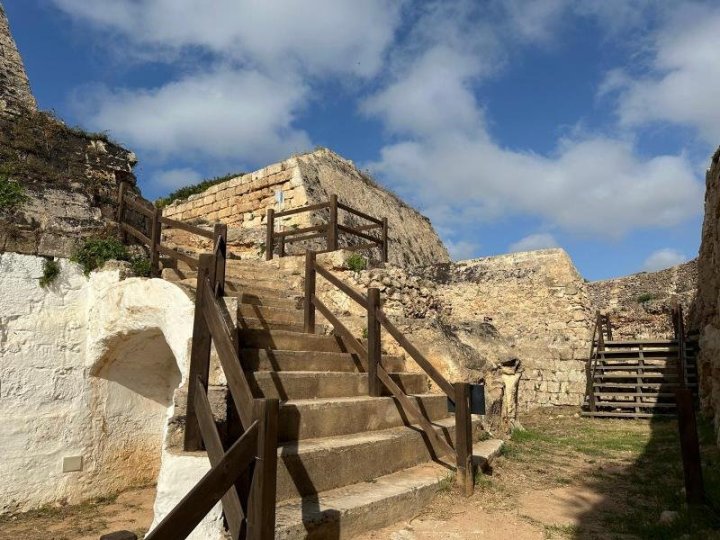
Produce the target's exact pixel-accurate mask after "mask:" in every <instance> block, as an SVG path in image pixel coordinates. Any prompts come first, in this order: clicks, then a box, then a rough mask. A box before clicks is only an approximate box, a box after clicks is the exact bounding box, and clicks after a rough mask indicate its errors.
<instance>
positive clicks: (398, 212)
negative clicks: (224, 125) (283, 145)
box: [163, 149, 449, 266]
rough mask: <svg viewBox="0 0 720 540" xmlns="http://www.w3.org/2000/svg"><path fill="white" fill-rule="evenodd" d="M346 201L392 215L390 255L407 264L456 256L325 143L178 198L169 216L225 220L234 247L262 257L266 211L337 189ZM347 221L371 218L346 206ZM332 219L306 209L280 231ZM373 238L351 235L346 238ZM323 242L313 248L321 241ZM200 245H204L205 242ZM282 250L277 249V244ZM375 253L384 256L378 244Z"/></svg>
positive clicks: (316, 199) (180, 238)
mask: <svg viewBox="0 0 720 540" xmlns="http://www.w3.org/2000/svg"><path fill="white" fill-rule="evenodd" d="M333 193H334V194H337V195H338V199H339V201H340V202H342V203H345V204H348V205H349V206H351V207H353V208H355V209H357V210H360V211H361V212H364V213H366V214H369V215H372V216H375V217H378V218H381V217H387V218H388V221H389V237H390V248H389V258H390V261H391V262H393V263H396V264H399V265H402V266H408V265H427V264H434V263H438V262H446V261H448V260H449V256H448V253H447V250H446V249H445V246H444V245H443V243H442V241H441V240H440V239H439V238H438V236H437V234H436V233H435V231H434V229H433V228H432V225H431V224H430V222H429V220H428V219H427V218H425V217H424V216H422V215H421V214H419V213H418V212H417V211H416V210H414V209H413V208H411V207H410V206H408V205H407V204H405V203H404V202H402V201H401V200H400V199H398V198H397V197H396V196H394V195H393V194H391V193H390V192H388V191H386V190H384V189H382V188H381V187H379V186H378V185H376V184H375V183H374V182H373V181H372V180H370V179H369V178H368V177H366V176H365V175H363V174H362V173H361V172H360V171H358V169H357V168H356V167H355V166H354V165H353V164H352V162H350V161H347V160H345V159H343V158H341V157H340V156H338V155H337V154H334V153H333V152H331V151H329V150H326V149H320V150H317V151H315V152H311V153H309V154H303V155H299V156H294V157H292V158H290V159H287V160H285V161H283V162H281V163H276V164H274V165H270V166H268V167H265V168H263V169H260V170H258V171H255V172H253V173H249V174H246V175H243V176H239V177H237V178H233V179H231V180H229V181H227V182H224V183H222V184H218V185H215V186H212V187H210V188H209V189H207V190H206V191H204V192H203V193H200V194H197V195H193V196H191V197H189V198H188V199H187V200H184V201H176V202H174V203H173V204H171V205H169V206H167V207H166V208H165V209H164V210H163V215H164V216H166V217H170V218H173V219H177V220H181V221H196V222H198V221H199V222H207V223H212V222H216V221H220V222H223V223H226V224H227V225H229V226H230V227H231V228H234V229H236V230H235V231H233V232H231V234H230V240H231V248H232V247H233V246H234V247H235V250H236V251H238V250H240V251H242V250H243V249H244V252H243V253H242V254H243V255H246V256H253V255H255V256H258V257H259V256H261V255H262V250H261V249H260V248H259V245H260V244H261V243H263V244H264V241H265V224H266V213H267V210H268V209H271V208H272V209H274V210H276V211H277V212H280V211H283V210H291V209H294V208H298V207H301V206H306V205H312V204H316V203H321V202H326V201H328V200H329V198H330V195H331V194H333ZM338 219H339V221H340V223H342V224H344V225H349V226H355V225H360V224H367V222H366V221H364V220H362V219H360V218H357V217H356V216H354V215H352V214H349V213H348V212H345V211H342V210H341V211H340V212H339V214H338ZM326 222H327V211H318V212H314V213H312V214H309V213H301V214H297V215H293V216H288V217H284V218H278V220H277V222H276V230H277V231H281V230H288V229H290V228H294V227H305V226H310V225H317V224H320V223H326ZM169 240H170V241H173V240H174V241H175V243H177V244H180V245H183V244H188V243H190V244H191V246H190V247H194V246H192V243H193V240H192V239H189V238H185V237H184V235H183V234H182V233H179V232H178V233H176V234H175V235H173V234H169ZM357 243H365V241H364V240H360V241H359V242H358V241H357V240H355V239H353V238H352V237H348V236H346V235H342V234H341V236H340V245H341V246H347V245H350V244H357ZM306 246H307V244H304V245H300V244H298V245H296V246H295V247H289V248H288V252H293V251H294V252H297V253H301V252H303V251H304V248H305V247H306ZM317 246H318V244H317V243H316V244H314V245H313V247H314V248H317ZM198 247H199V246H198ZM276 249H277V248H276ZM374 251H375V252H374V254H373V256H374V257H375V258H376V259H377V258H378V255H379V251H378V250H374Z"/></svg>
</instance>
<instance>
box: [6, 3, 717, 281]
mask: <svg viewBox="0 0 720 540" xmlns="http://www.w3.org/2000/svg"><path fill="white" fill-rule="evenodd" d="M4 5H5V8H6V11H7V14H8V17H9V19H10V23H11V27H12V30H13V33H14V35H15V39H16V41H17V42H18V46H19V48H20V51H21V53H22V54H23V57H24V60H25V64H26V68H27V71H28V75H29V77H30V80H31V84H32V88H33V91H34V93H35V95H36V97H37V99H38V102H39V104H40V106H41V107H42V108H44V109H54V110H55V111H56V112H57V113H58V114H59V115H60V116H61V117H62V118H64V119H65V120H66V121H67V122H68V123H70V124H77V125H81V126H83V127H86V128H88V129H92V130H101V131H108V132H109V133H110V134H111V135H112V136H113V137H114V138H115V139H116V140H118V141H120V142H121V143H123V144H124V145H125V146H127V147H128V148H130V149H132V150H134V151H135V152H136V153H137V154H138V157H139V158H140V165H139V167H138V169H137V173H138V178H139V181H140V185H141V188H142V190H143V193H144V194H145V196H147V197H149V198H155V197H157V196H160V195H163V194H165V193H167V192H168V191H171V190H172V189H175V188H177V187H179V186H181V185H184V184H188V183H194V182H196V181H198V180H200V179H202V178H206V177H212V176H216V175H222V174H225V173H227V172H231V171H248V170H253V169H256V168H259V167H261V166H263V165H265V164H268V163H271V162H273V161H277V160H280V159H283V158H285V157H287V156H288V155H289V154H291V153H292V152H300V151H305V150H311V149H312V148H314V147H315V146H318V145H319V146H327V147H329V148H331V149H333V150H335V151H337V152H339V153H340V154H342V155H343V156H345V157H347V158H349V159H352V160H353V161H355V162H356V163H357V164H358V165H359V166H360V167H361V168H364V169H369V170H370V171H371V172H372V173H373V175H374V176H375V177H376V178H377V179H378V180H379V181H380V182H382V183H383V184H384V185H386V186H387V187H389V188H390V189H392V190H393V191H395V192H397V193H398V194H400V195H401V196H402V197H403V198H405V199H406V200H408V201H409V202H410V203H412V204H413V205H414V206H416V207H417V208H418V209H419V210H420V211H422V212H423V213H424V214H426V215H428V216H429V217H430V218H431V219H432V221H433V224H434V225H435V227H436V229H437V230H438V232H439V233H440V234H441V236H442V237H443V239H444V240H445V242H446V244H447V245H448V246H449V248H450V250H451V253H452V254H453V256H454V257H455V258H457V259H465V258H470V257H478V256H485V255H494V254H499V253H505V252H507V251H512V250H522V249H533V248H542V247H553V246H560V247H563V248H564V249H566V250H567V251H568V252H569V253H570V255H571V256H572V258H573V260H574V261H575V263H576V265H577V266H578V269H579V270H580V272H581V273H582V274H583V275H584V276H585V277H587V278H588V279H602V278H607V277H612V276H618V275H623V274H628V273H632V272H637V271H641V270H654V269H658V268H661V267H664V266H668V265H671V264H676V263H679V262H682V261H684V260H687V259H689V258H692V257H694V256H696V254H697V250H698V246H699V239H700V227H701V223H702V205H703V191H704V171H705V168H706V167H707V164H708V163H709V157H710V155H711V153H712V152H713V151H714V149H715V148H716V147H717V145H718V144H720V107H718V105H717V96H718V95H720V62H718V61H717V51H719V50H720V32H717V28H719V27H720V4H719V3H718V2H682V1H679V0H678V1H661V0H656V1H649V0H606V1H602V2H600V1H595V0H572V1H571V0H534V1H529V0H502V1H501V0H488V1H480V0H474V1H471V0H445V1H442V2H433V1H422V2H421V1H409V0H393V1H390V0H388V1H383V0H364V1H363V2H357V1H355V0H315V1H312V0H304V1H300V0H274V1H273V2H258V1H256V0H255V1H251V0H214V1H213V2H207V1H202V0H93V1H92V2H88V1H87V0H5V1H4Z"/></svg>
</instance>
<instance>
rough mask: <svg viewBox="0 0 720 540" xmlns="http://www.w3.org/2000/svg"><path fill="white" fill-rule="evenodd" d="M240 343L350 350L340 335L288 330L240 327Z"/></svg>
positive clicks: (288, 348)
mask: <svg viewBox="0 0 720 540" xmlns="http://www.w3.org/2000/svg"><path fill="white" fill-rule="evenodd" d="M238 333H239V336H240V343H242V344H243V346H244V347H245V348H248V349H281V350H285V351H321V352H348V349H347V348H346V347H345V344H344V343H343V341H342V340H341V339H340V338H339V337H338V336H321V335H317V334H304V333H302V332H289V331H286V330H259V329H247V330H246V329H238Z"/></svg>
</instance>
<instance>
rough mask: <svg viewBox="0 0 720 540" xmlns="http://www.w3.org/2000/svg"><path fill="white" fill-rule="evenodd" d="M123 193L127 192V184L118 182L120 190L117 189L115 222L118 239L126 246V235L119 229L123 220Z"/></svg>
mask: <svg viewBox="0 0 720 540" xmlns="http://www.w3.org/2000/svg"><path fill="white" fill-rule="evenodd" d="M125 191H127V183H126V182H120V188H119V189H118V213H117V222H118V227H119V229H120V238H121V239H122V242H123V244H127V241H128V235H127V233H126V232H125V231H124V230H123V228H122V227H120V224H121V223H123V222H124V220H125Z"/></svg>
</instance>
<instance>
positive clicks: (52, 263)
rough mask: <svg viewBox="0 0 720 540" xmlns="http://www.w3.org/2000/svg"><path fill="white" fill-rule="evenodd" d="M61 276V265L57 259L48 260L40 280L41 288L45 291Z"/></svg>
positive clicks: (44, 262)
mask: <svg viewBox="0 0 720 540" xmlns="http://www.w3.org/2000/svg"><path fill="white" fill-rule="evenodd" d="M59 276H60V263H59V262H57V261H56V260H55V259H51V258H47V259H45V260H44V261H43V275H42V277H41V278H40V286H41V287H42V288H43V289H44V288H46V287H48V286H50V285H52V284H53V283H55V280H56V279H57V278H58V277H59Z"/></svg>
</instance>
